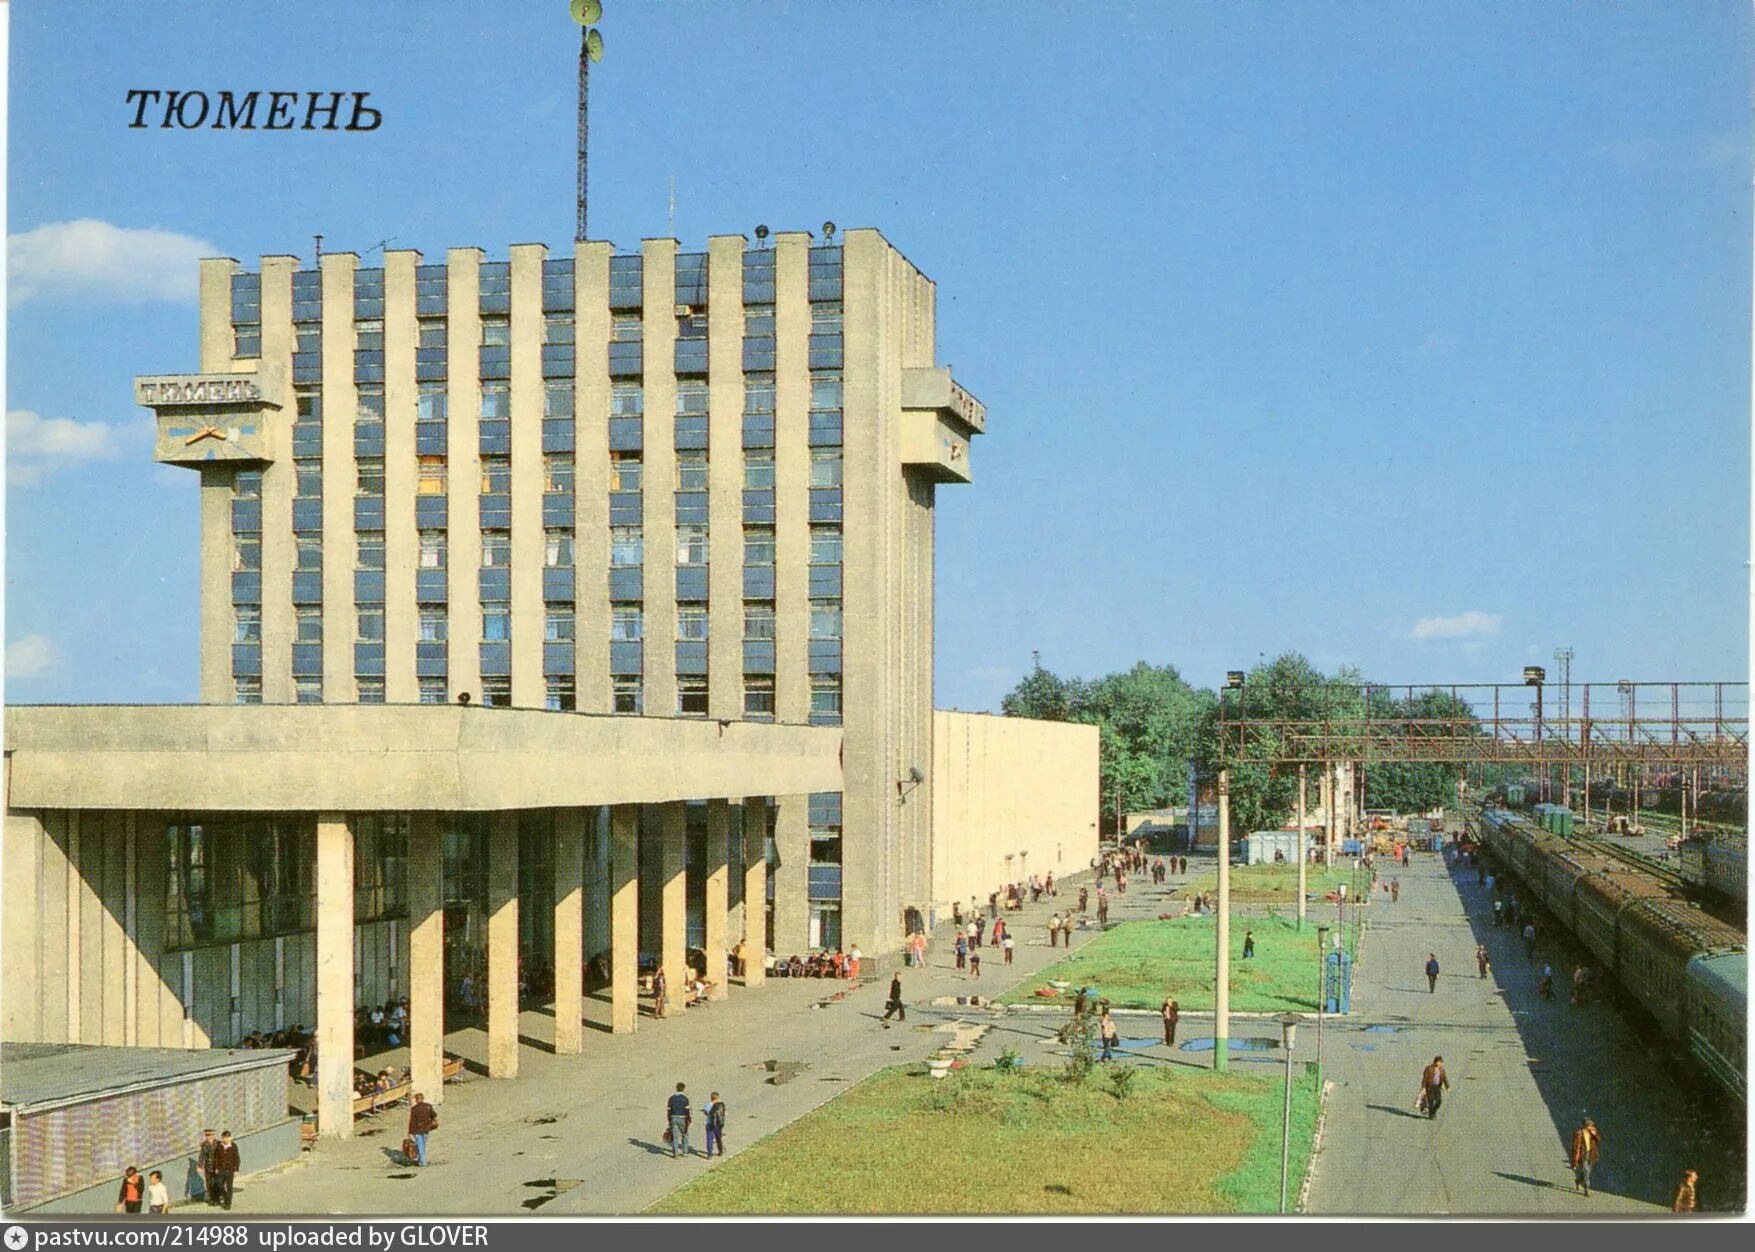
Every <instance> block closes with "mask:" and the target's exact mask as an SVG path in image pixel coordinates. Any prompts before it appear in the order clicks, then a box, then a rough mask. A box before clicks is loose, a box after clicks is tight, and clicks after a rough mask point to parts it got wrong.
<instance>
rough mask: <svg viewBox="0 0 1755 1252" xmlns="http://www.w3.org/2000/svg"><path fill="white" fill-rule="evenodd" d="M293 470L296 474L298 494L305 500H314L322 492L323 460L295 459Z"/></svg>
mask: <svg viewBox="0 0 1755 1252" xmlns="http://www.w3.org/2000/svg"><path fill="white" fill-rule="evenodd" d="M293 469H294V472H295V473H297V475H298V480H299V485H298V494H299V495H300V496H301V497H303V498H304V499H306V500H314V499H316V498H317V497H318V496H320V495H322V494H323V462H321V461H310V460H305V461H295V462H293Z"/></svg>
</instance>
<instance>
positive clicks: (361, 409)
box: [353, 336, 384, 422]
mask: <svg viewBox="0 0 1755 1252" xmlns="http://www.w3.org/2000/svg"><path fill="white" fill-rule="evenodd" d="M381 337H382V336H380V338H381ZM353 412H354V419H353V420H354V421H356V422H381V421H383V420H384V385H383V384H382V383H361V384H360V385H359V387H358V388H357V390H356V391H355V393H354V409H353Z"/></svg>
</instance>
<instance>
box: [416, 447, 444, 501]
mask: <svg viewBox="0 0 1755 1252" xmlns="http://www.w3.org/2000/svg"><path fill="white" fill-rule="evenodd" d="M419 474H420V479H419V482H418V484H417V485H416V487H415V491H416V492H418V493H419V494H420V495H423V496H442V495H444V494H445V458H444V457H442V456H423V457H421V458H420V470H419Z"/></svg>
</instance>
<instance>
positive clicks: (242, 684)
mask: <svg viewBox="0 0 1755 1252" xmlns="http://www.w3.org/2000/svg"><path fill="white" fill-rule="evenodd" d="M232 702H233V703H234V704H261V703H262V679H261V678H259V677H256V676H254V675H252V676H251V677H248V678H244V677H239V678H234V679H232Z"/></svg>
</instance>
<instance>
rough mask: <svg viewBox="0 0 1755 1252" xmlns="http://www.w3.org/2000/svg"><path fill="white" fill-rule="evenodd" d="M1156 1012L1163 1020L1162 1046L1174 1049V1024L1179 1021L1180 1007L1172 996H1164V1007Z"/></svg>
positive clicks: (1180, 1015)
mask: <svg viewBox="0 0 1755 1252" xmlns="http://www.w3.org/2000/svg"><path fill="white" fill-rule="evenodd" d="M1158 1012H1159V1013H1160V1014H1162V1015H1163V1018H1164V1046H1165V1047H1166V1048H1174V1047H1175V1046H1176V1023H1177V1022H1178V1021H1179V1020H1181V1017H1182V1006H1181V1005H1180V1004H1178V1003H1176V998H1175V997H1174V996H1166V997H1165V999H1164V1005H1163V1007H1162V1008H1160V1009H1159V1010H1158Z"/></svg>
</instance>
